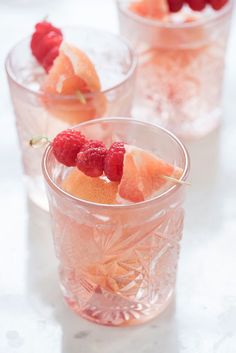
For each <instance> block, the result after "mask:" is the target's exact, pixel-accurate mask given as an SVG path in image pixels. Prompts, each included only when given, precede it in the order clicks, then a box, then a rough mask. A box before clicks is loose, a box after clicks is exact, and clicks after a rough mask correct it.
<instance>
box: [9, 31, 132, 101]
mask: <svg viewBox="0 0 236 353" xmlns="http://www.w3.org/2000/svg"><path fill="white" fill-rule="evenodd" d="M63 29H65V30H66V29H72V30H73V29H84V30H92V31H95V32H100V33H105V34H106V35H109V36H111V37H113V38H114V37H115V38H116V39H118V40H119V41H121V42H122V43H123V44H125V46H126V47H127V49H128V51H129V54H130V56H131V63H130V65H129V69H128V72H127V73H126V74H125V77H124V78H123V79H122V80H121V81H119V82H118V83H116V84H114V85H113V86H112V87H109V88H106V89H103V90H101V91H95V92H90V93H83V96H84V97H85V98H86V97H87V98H90V97H93V96H96V95H98V94H101V93H102V94H106V93H109V92H112V91H113V90H115V89H117V88H119V87H120V86H122V85H123V84H125V83H126V82H127V81H128V80H129V79H130V77H132V76H133V74H134V73H135V71H136V68H137V64H138V57H137V54H136V52H135V51H134V50H133V48H132V46H131V45H130V44H129V42H128V40H126V39H125V38H124V37H123V36H121V35H119V34H115V33H112V32H109V31H106V30H102V29H97V28H95V27H87V26H65V27H63V28H62V30H63ZM29 39H30V36H27V37H25V38H23V39H21V40H20V41H18V42H17V43H16V44H15V45H14V46H13V47H11V49H10V50H9V52H8V54H7V56H6V59H5V70H6V73H7V76H8V77H9V78H10V79H11V80H12V81H13V82H14V83H15V84H16V85H17V86H18V87H19V88H20V89H22V90H24V91H26V92H28V93H30V94H33V95H36V96H39V97H43V96H44V95H45V93H44V92H42V91H36V90H34V89H31V88H29V87H27V86H26V85H25V84H23V83H21V82H19V80H18V79H17V77H16V75H15V74H14V73H13V70H12V69H11V68H10V57H11V56H12V54H13V52H14V50H15V49H16V47H17V46H19V45H21V44H22V43H24V42H25V41H26V40H29ZM47 97H49V98H50V99H54V100H60V101H61V100H62V101H63V100H72V99H73V100H74V99H76V96H75V95H65V96H60V95H55V94H47Z"/></svg>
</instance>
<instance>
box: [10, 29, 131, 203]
mask: <svg viewBox="0 0 236 353" xmlns="http://www.w3.org/2000/svg"><path fill="white" fill-rule="evenodd" d="M63 33H64V36H65V39H66V40H67V41H68V42H69V43H72V44H73V45H75V46H78V48H80V49H81V50H84V51H85V52H86V53H87V55H89V57H90V58H91V60H92V62H93V63H94V65H95V67H96V70H97V72H98V75H99V78H100V80H101V86H102V91H103V102H104V100H105V102H106V103H105V109H104V106H103V107H100V106H99V102H100V101H99V99H97V97H98V95H99V94H96V93H95V94H93V95H89V97H88V100H89V99H91V98H92V99H94V102H95V107H96V112H97V116H93V118H94V117H101V116H123V115H124V116H128V115H129V114H130V110H131V105H132V98H133V85H134V77H135V67H136V58H135V56H134V55H133V53H132V50H131V49H130V48H129V46H128V45H127V44H126V43H125V42H123V41H122V40H121V38H119V37H117V36H115V35H112V34H109V33H106V32H99V31H95V30H92V29H86V28H78V29H76V28H75V29H65V30H64V31H63ZM6 68H7V73H8V79H9V85H10V92H11V97H12V102H13V106H14V110H15V116H16V126H17V132H18V136H19V141H20V146H21V152H22V160H23V165H24V175H25V179H26V184H27V189H28V194H29V197H30V198H31V199H32V200H33V201H34V202H35V203H36V204H37V205H38V206H40V207H42V208H44V209H48V202H47V198H46V194H45V190H44V185H43V178H42V173H41V160H42V155H43V152H44V149H43V148H41V149H40V148H39V149H37V150H36V149H32V148H30V147H29V140H30V139H31V138H32V137H37V136H47V137H48V138H50V139H52V138H53V137H54V136H55V135H56V134H57V133H58V132H60V131H62V130H65V129H66V128H68V127H70V126H72V125H75V124H78V123H80V122H82V121H83V120H86V118H85V119H82V118H81V117H83V113H81V112H80V111H78V109H79V108H78V105H75V98H74V97H65V98H61V97H53V98H52V99H49V100H48V102H49V104H47V105H46V104H45V99H44V96H43V94H42V92H41V88H40V87H41V84H42V82H43V81H44V79H45V73H44V71H43V69H42V68H41V67H39V65H38V64H37V63H36V61H35V59H34V58H33V57H32V54H31V51H30V44H29V39H26V40H24V41H22V42H21V43H19V44H18V45H17V46H16V47H15V48H13V50H12V51H11V52H10V54H9V56H8V58H7V61H6ZM91 96H92V97H91ZM84 110H85V111H86V108H85V106H84V105H82V111H83V112H84ZM77 114H78V118H77Z"/></svg>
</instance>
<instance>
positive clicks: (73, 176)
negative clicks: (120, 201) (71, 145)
mask: <svg viewBox="0 0 236 353" xmlns="http://www.w3.org/2000/svg"><path fill="white" fill-rule="evenodd" d="M61 186H62V189H63V190H64V191H66V192H67V193H69V194H71V195H73V196H75V197H78V198H80V199H83V200H86V201H90V202H96V203H101V204H107V205H110V204H115V203H116V195H117V190H118V183H116V182H108V181H106V180H105V179H102V178H91V177H89V176H87V175H85V174H83V173H82V172H80V171H79V170H78V169H77V168H73V169H72V170H71V172H70V173H69V174H68V176H67V177H66V179H65V180H64V181H63V183H62V185H61Z"/></svg>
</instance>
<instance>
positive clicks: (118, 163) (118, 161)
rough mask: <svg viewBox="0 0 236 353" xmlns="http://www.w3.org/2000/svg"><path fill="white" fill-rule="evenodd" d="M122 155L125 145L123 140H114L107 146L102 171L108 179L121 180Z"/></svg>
mask: <svg viewBox="0 0 236 353" xmlns="http://www.w3.org/2000/svg"><path fill="white" fill-rule="evenodd" d="M124 155H125V147H124V143H123V142H114V143H113V144H112V145H111V147H110V148H109V150H108V152H107V155H106V158H105V163H104V172H105V174H106V176H107V177H108V179H109V180H111V181H120V180H121V178H122V175H123V162H124Z"/></svg>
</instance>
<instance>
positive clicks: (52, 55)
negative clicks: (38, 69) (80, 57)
mask: <svg viewBox="0 0 236 353" xmlns="http://www.w3.org/2000/svg"><path fill="white" fill-rule="evenodd" d="M58 55H59V48H57V47H54V48H52V49H51V50H50V51H49V52H48V53H47V55H46V56H45V57H44V59H43V61H42V66H43V67H44V69H45V70H46V71H47V72H48V71H49V70H50V68H51V67H52V64H53V62H54V60H55V59H56V58H57V57H58Z"/></svg>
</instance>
